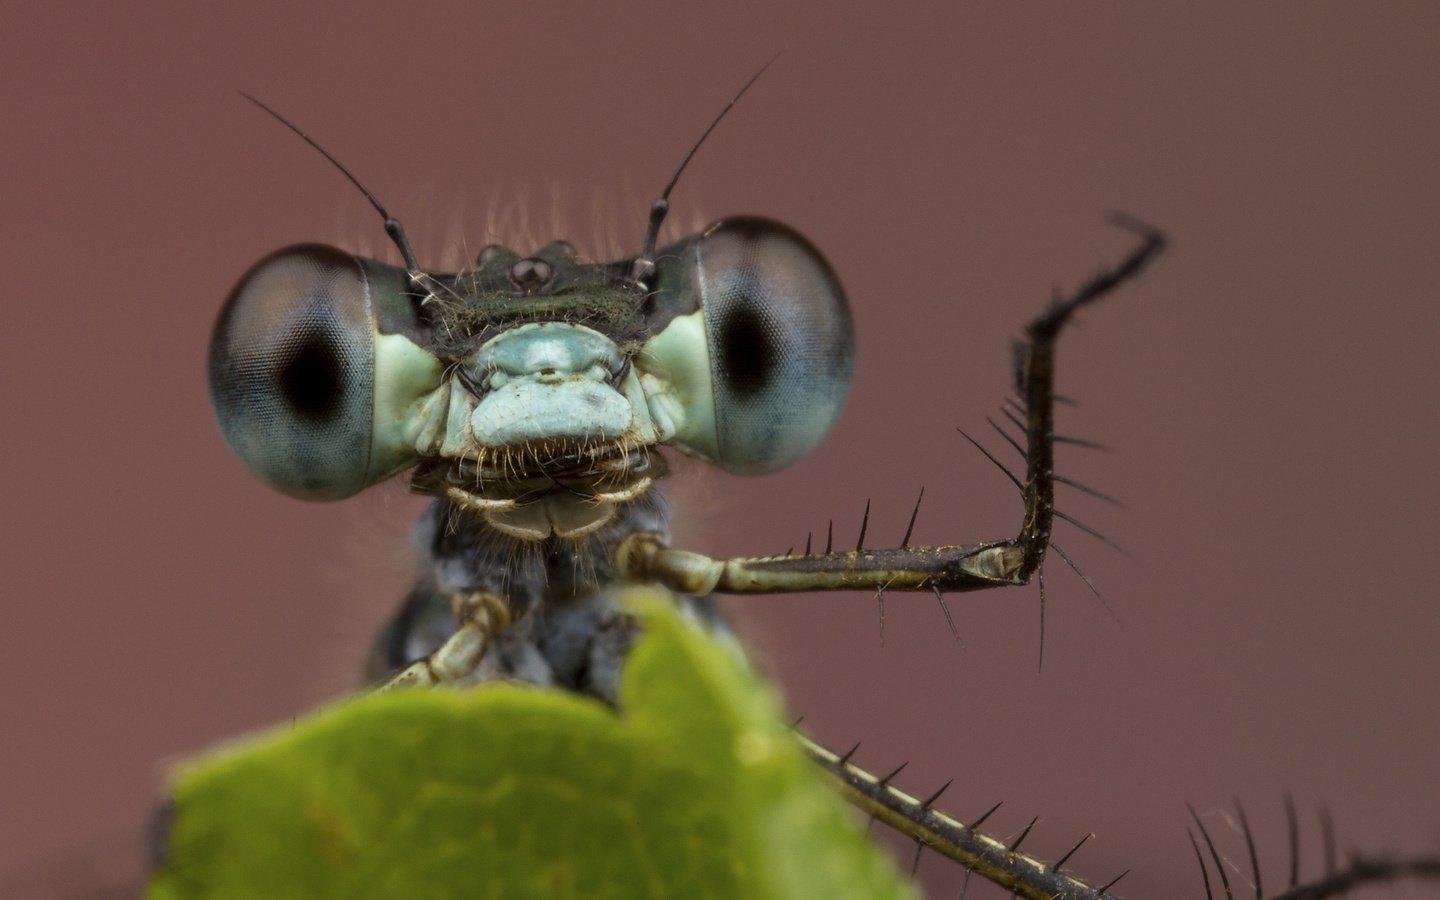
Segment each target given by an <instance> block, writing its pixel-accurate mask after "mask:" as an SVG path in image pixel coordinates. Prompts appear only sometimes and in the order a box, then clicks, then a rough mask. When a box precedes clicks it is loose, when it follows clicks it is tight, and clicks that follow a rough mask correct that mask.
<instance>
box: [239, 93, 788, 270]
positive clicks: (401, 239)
mask: <svg viewBox="0 0 1440 900" xmlns="http://www.w3.org/2000/svg"><path fill="white" fill-rule="evenodd" d="M761 71H764V70H763V69H762V70H761ZM751 80H752V81H753V80H754V79H751ZM746 87H749V85H748V84H747V85H746ZM741 93H744V92H743V91H742V92H741ZM240 96H242V97H244V98H245V99H246V100H249V101H250V102H251V103H253V104H255V105H256V106H258V107H260V108H261V109H263V110H265V111H266V112H267V113H269V114H270V115H272V116H274V117H275V118H276V119H277V120H278V121H279V122H280V124H281V125H284V126H285V127H286V128H288V129H290V130H291V131H293V132H295V134H296V135H298V136H299V137H300V139H301V140H302V141H304V142H305V143H307V144H309V145H310V146H311V147H314V148H315V149H316V150H318V151H319V152H320V155H321V156H323V157H325V158H326V159H328V160H329V161H330V165H332V166H334V167H335V168H337V169H339V170H340V174H342V175H344V176H345V177H346V178H348V179H350V183H351V184H353V185H355V187H356V188H358V189H359V191H360V193H362V194H364V195H365V199H366V200H369V201H370V205H371V206H373V207H375V211H376V212H378V213H379V214H380V217H381V218H382V219H384V220H385V233H386V234H388V235H390V240H391V241H394V243H395V246H396V247H399V248H400V255H401V256H402V257H404V258H405V268H406V269H407V270H408V271H409V272H410V274H411V275H419V274H423V272H422V270H421V268H420V263H418V262H416V261H415V251H414V250H411V249H410V239H409V238H407V237H406V236H405V226H404V225H401V224H400V220H399V219H397V218H395V217H394V216H392V215H390V213H389V212H388V211H387V210H386V209H385V207H384V206H381V205H380V201H379V200H376V199H375V195H374V194H372V193H370V191H369V190H368V189H367V188H366V187H365V185H363V184H361V183H360V179H358V178H356V177H355V176H354V175H353V174H351V172H350V170H349V169H347V168H345V167H344V166H343V165H341V163H340V160H338V159H336V158H335V157H333V156H331V155H330V151H328V150H326V149H325V148H324V147H322V146H320V145H319V144H318V143H317V142H316V141H315V139H314V138H312V137H311V136H310V135H308V134H306V133H305V132H303V131H301V130H300V129H299V127H298V126H296V125H295V123H294V122H291V121H290V120H289V119H287V118H285V117H284V116H282V115H280V114H279V113H278V112H276V111H275V110H273V109H271V108H270V107H268V106H266V105H265V104H264V103H261V102H260V101H259V100H256V99H255V98H254V97H252V96H250V95H249V94H247V93H245V92H244V91H241V92H240ZM736 99H739V98H738V97H737V98H736ZM731 102H732V104H733V102H734V101H731ZM726 108H727V109H728V108H729V107H726ZM712 127H713V126H712ZM707 133H708V132H707ZM691 152H692V153H693V152H694V151H693V150H692V151H691ZM682 168H683V166H682ZM676 175H677V177H678V175H679V173H678V172H677V173H676ZM671 186H672V187H673V186H674V182H671ZM667 193H668V190H667ZM662 215H663V214H662Z"/></svg>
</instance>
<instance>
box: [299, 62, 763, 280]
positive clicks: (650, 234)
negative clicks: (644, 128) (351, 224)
mask: <svg viewBox="0 0 1440 900" xmlns="http://www.w3.org/2000/svg"><path fill="white" fill-rule="evenodd" d="M781 52H784V51H781ZM779 58H780V53H776V54H775V55H774V56H772V57H770V60H769V62H766V63H765V65H763V66H761V67H760V70H759V71H758V72H756V73H755V74H754V75H751V76H750V80H749V81H747V82H745V86H744V87H742V88H740V90H739V91H738V92H736V94H735V96H734V97H731V98H730V102H729V103H727V104H725V108H724V109H722V110H720V114H719V115H718V116H716V117H715V118H714V119H712V120H711V121H710V126H709V127H708V128H706V129H705V133H704V134H702V135H700V140H698V141H696V142H695V145H694V146H692V147H691V148H690V152H689V153H687V154H685V158H684V159H683V160H681V161H680V166H679V168H677V169H676V170H675V174H674V175H671V176H670V183H669V184H667V185H665V190H663V191H661V192H660V197H659V199H657V200H656V201H655V202H654V203H652V204H650V227H649V228H648V229H646V231H645V249H644V250H643V251H642V252H641V254H640V258H639V259H637V260H635V270H634V276H633V277H634V278H635V280H636V281H644V280H645V279H646V278H648V277H649V275H650V273H651V272H653V271H654V270H655V241H656V239H657V238H659V236H660V226H661V225H662V224H664V222H665V216H666V214H668V213H669V212H670V192H671V191H673V190H675V185H676V183H677V182H679V181H680V174H681V173H682V172H684V171H685V167H686V166H688V165H690V160H691V159H692V158H694V156H695V153H696V151H698V150H699V149H700V145H701V144H703V143H705V139H706V138H708V137H709V136H710V132H712V131H714V130H715V126H716V125H719V124H720V120H721V119H723V118H725V114H726V113H728V112H730V110H731V108H732V107H734V106H735V104H736V103H738V102H740V98H741V97H743V96H745V92H746V91H748V90H750V85H752V84H754V83H755V82H756V81H758V80H759V79H760V76H761V75H764V74H765V70H766V69H768V68H770V66H771V65H772V64H773V63H774V62H775V60H777V59H779ZM281 121H284V120H283V119H282V120H281ZM287 124H288V123H287ZM291 127H294V126H291ZM301 137H304V135H301ZM306 140H309V138H306ZM317 149H318V148H317ZM320 152H322V153H324V152H325V151H323V150H321V151H320ZM326 155H327V156H328V155H329V154H326ZM336 165H339V163H336ZM346 174H347V175H348V174H349V173H348V172H347V173H346ZM352 180H353V179H352ZM357 184H358V182H357ZM361 190H364V188H361ZM366 196H369V194H366ZM371 202H374V201H373V199H372V201H371ZM376 205H377V206H378V205H379V204H376ZM386 227H389V226H388V225H387V226H386Z"/></svg>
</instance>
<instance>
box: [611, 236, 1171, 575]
mask: <svg viewBox="0 0 1440 900" xmlns="http://www.w3.org/2000/svg"><path fill="white" fill-rule="evenodd" d="M1116 221H1117V223H1118V224H1119V225H1121V226H1122V227H1124V228H1126V229H1128V230H1130V231H1133V232H1135V233H1137V234H1138V235H1139V236H1140V237H1141V242H1140V245H1139V246H1138V247H1136V248H1135V249H1134V250H1133V251H1131V253H1130V254H1129V255H1128V256H1127V257H1126V258H1125V259H1124V260H1123V261H1122V262H1121V263H1120V264H1119V265H1117V266H1115V267H1114V268H1111V269H1107V270H1105V271H1102V272H1101V273H1099V274H1098V275H1096V276H1094V277H1093V278H1091V279H1090V280H1089V281H1087V282H1086V283H1085V284H1083V285H1082V286H1081V287H1080V288H1079V289H1078V290H1076V291H1075V292H1074V293H1073V294H1071V295H1070V296H1069V297H1066V298H1064V299H1061V300H1058V301H1057V302H1055V303H1053V304H1052V305H1051V306H1050V308H1049V309H1047V310H1046V311H1045V312H1044V313H1043V314H1041V315H1040V316H1039V317H1037V318H1036V319H1035V320H1034V321H1032V322H1031V323H1030V325H1029V326H1028V327H1027V329H1026V340H1024V341H1021V342H1019V343H1017V345H1016V347H1015V360H1016V371H1015V377H1016V390H1017V391H1018V393H1019V394H1020V397H1021V398H1022V400H1023V407H1024V409H1023V412H1024V417H1025V420H1024V422H1023V428H1024V431H1025V442H1026V448H1025V460H1026V466H1025V479H1024V481H1023V483H1021V484H1020V488H1021V493H1022V495H1023V499H1024V508H1025V513H1024V518H1023V520H1022V523H1021V526H1020V531H1019V534H1018V535H1016V537H1014V538H1011V539H1009V540H1000V541H989V542H984V543H976V544H965V545H956V546H943V547H910V546H908V541H907V542H905V545H902V546H901V547H898V548H895V549H885V550H876V549H867V548H865V547H864V546H857V547H856V549H854V550H852V551H838V552H837V551H834V550H832V549H831V548H830V547H829V545H828V542H827V546H826V552H824V553H817V554H812V553H809V552H807V553H805V554H804V555H803V556H791V555H786V556H781V557H775V556H770V557H760V556H746V557H734V558H731V559H726V560H717V559H712V558H711V557H708V556H704V555H702V554H699V553H692V552H689V551H682V550H672V549H670V548H668V547H667V546H666V545H665V541H664V539H663V537H662V536H661V535H658V534H653V533H648V532H642V533H637V534H634V535H631V536H630V537H629V538H627V539H626V540H625V541H624V542H622V544H621V545H620V547H619V548H618V550H617V554H616V556H617V560H616V561H617V566H618V570H619V572H620V574H621V576H622V577H624V578H628V579H631V580H634V581H653V582H659V583H661V584H664V585H666V586H668V587H671V588H673V589H674V590H677V591H682V592H684V593H689V594H708V593H711V592H720V593H728V594H778V593H793V592H801V591H833V590H880V589H883V590H886V591H922V590H923V591H940V592H947V591H973V590H983V589H985V588H993V587H1005V586H1009V585H1019V584H1026V583H1027V582H1029V580H1030V578H1031V576H1032V575H1033V574H1034V573H1035V571H1036V570H1037V569H1039V567H1040V564H1041V563H1042V562H1043V561H1044V559H1045V551H1046V550H1047V549H1048V548H1049V545H1050V531H1051V527H1052V526H1053V524H1054V520H1055V518H1056V517H1057V515H1059V514H1058V513H1057V512H1056V510H1055V482H1056V480H1057V479H1056V476H1055V441H1056V440H1057V438H1056V436H1055V433H1054V406H1055V390H1054V382H1055V344H1056V342H1057V340H1058V339H1059V336H1060V332H1061V331H1062V330H1063V329H1064V327H1065V325H1066V323H1067V322H1069V320H1070V318H1071V316H1072V315H1074V313H1075V311H1076V310H1078V309H1081V308H1082V307H1084V306H1087V305H1089V304H1091V303H1093V302H1095V301H1097V300H1099V299H1101V298H1103V297H1105V296H1107V295H1109V294H1110V293H1111V292H1113V291H1114V290H1115V289H1116V288H1118V287H1119V286H1121V285H1122V284H1124V283H1125V282H1127V281H1129V280H1131V279H1133V278H1135V277H1136V276H1137V275H1139V274H1140V272H1141V271H1143V270H1144V269H1145V267H1146V266H1148V265H1149V264H1150V263H1151V262H1152V261H1153V260H1154V259H1155V258H1156V257H1157V256H1158V255H1159V254H1160V252H1161V251H1162V250H1163V249H1164V247H1165V243H1166V239H1165V236H1164V235H1163V234H1161V233H1160V232H1159V231H1157V230H1155V229H1154V228H1151V227H1149V226H1147V225H1143V224H1141V223H1139V222H1136V221H1135V220H1132V219H1128V218H1124V217H1118V216H1117V217H1116ZM1012 477H1013V476H1012ZM1015 480H1016V481H1017V482H1019V481H1020V479H1018V478H1016V479H1015ZM862 544H863V538H862Z"/></svg>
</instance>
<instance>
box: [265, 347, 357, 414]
mask: <svg viewBox="0 0 1440 900" xmlns="http://www.w3.org/2000/svg"><path fill="white" fill-rule="evenodd" d="M340 370H341V361H340V348H339V346H337V342H336V340H335V335H334V334H332V333H330V331H328V330H324V329H313V330H307V331H306V332H305V334H304V336H303V337H301V339H300V340H299V341H298V346H296V347H295V348H294V349H293V351H292V352H291V353H290V354H289V355H288V356H287V357H286V358H285V360H284V362H283V363H281V365H280V372H279V382H280V393H281V396H283V397H284V398H285V400H286V402H287V403H289V404H290V408H291V409H292V410H294V412H295V415H296V416H298V417H300V418H303V419H309V420H311V421H323V420H325V419H329V418H330V417H331V416H333V415H334V414H335V412H336V410H337V409H338V408H339V405H340V381H341V375H342V373H341V371H340Z"/></svg>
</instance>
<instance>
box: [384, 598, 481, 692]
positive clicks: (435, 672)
mask: <svg viewBox="0 0 1440 900" xmlns="http://www.w3.org/2000/svg"><path fill="white" fill-rule="evenodd" d="M450 608H451V609H452V610H453V611H454V612H455V622H456V628H455V633H454V634H452V635H450V637H448V638H446V640H445V643H443V644H441V645H440V646H439V647H437V648H436V649H435V650H434V651H433V652H432V653H430V654H429V655H428V656H425V657H422V658H421V659H417V660H416V661H415V662H412V663H410V664H409V665H408V666H406V667H405V668H403V669H401V670H400V671H399V672H396V673H395V674H394V675H392V676H391V677H390V679H389V680H388V681H386V682H385V683H384V684H383V685H381V686H380V687H379V690H382V691H388V690H390V689H392V688H402V687H429V686H432V685H437V684H449V683H451V682H455V681H458V680H460V679H462V678H464V677H465V676H467V675H469V674H470V673H471V672H474V671H475V669H476V667H478V666H479V665H480V660H482V659H484V657H485V650H486V649H487V648H488V647H489V646H490V640H491V638H493V637H495V635H497V634H499V633H500V632H502V631H504V630H505V628H506V627H507V626H509V624H510V605H509V604H508V603H506V602H505V600H504V599H502V598H500V597H497V596H496V595H494V594H491V593H487V592H485V591H472V592H469V593H464V594H454V595H452V596H451V597H450Z"/></svg>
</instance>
